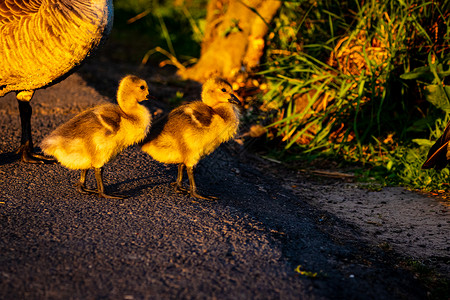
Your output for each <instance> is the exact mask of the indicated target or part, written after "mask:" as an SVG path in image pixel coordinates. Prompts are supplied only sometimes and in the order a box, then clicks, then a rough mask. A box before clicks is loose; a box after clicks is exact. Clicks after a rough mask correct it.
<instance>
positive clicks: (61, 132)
mask: <svg viewBox="0 0 450 300" xmlns="http://www.w3.org/2000/svg"><path fill="white" fill-rule="evenodd" d="M148 95H149V92H148V86H147V83H146V82H145V81H144V80H142V79H140V78H138V77H136V76H133V75H128V76H126V77H124V78H123V79H122V80H121V81H120V84H119V89H118V92H117V103H118V104H111V103H107V104H101V105H98V106H95V107H93V108H91V109H88V110H86V111H83V112H81V113H80V114H78V115H76V116H75V117H74V118H72V119H71V120H69V121H68V122H67V123H64V124H62V125H61V126H59V127H58V128H56V129H55V130H54V131H53V132H52V133H51V134H50V135H49V136H47V137H46V138H45V139H44V140H43V141H42V144H41V148H42V150H43V152H44V153H45V154H46V155H49V156H52V157H55V158H56V160H58V161H59V162H60V163H61V165H63V166H65V167H67V168H69V169H74V170H82V175H81V178H80V183H79V186H78V190H79V191H80V192H86V191H88V192H91V191H89V190H87V189H86V187H85V177H86V172H87V170H89V169H94V170H95V172H96V173H95V174H96V179H97V188H98V191H97V193H98V194H99V195H100V196H101V197H106V196H107V195H106V194H104V191H103V181H102V178H101V170H102V168H103V166H104V165H105V164H106V163H107V162H108V161H110V160H111V159H112V158H114V157H115V156H116V155H117V154H119V153H120V152H121V151H122V150H124V149H125V148H126V147H128V146H131V145H133V144H136V143H139V142H141V141H142V140H143V139H144V137H145V136H146V135H147V132H148V130H149V128H150V124H151V115H150V112H149V111H148V109H147V108H146V107H145V106H143V105H141V104H140V103H139V102H141V101H144V100H146V99H147V98H148Z"/></svg>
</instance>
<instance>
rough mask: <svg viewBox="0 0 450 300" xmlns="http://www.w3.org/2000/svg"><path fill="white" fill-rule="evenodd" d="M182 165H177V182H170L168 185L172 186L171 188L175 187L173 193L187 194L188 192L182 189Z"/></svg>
mask: <svg viewBox="0 0 450 300" xmlns="http://www.w3.org/2000/svg"><path fill="white" fill-rule="evenodd" d="M184 166H185V165H184V164H183V163H181V164H179V165H178V176H177V181H176V182H172V183H171V184H170V185H172V186H173V187H175V192H177V193H178V192H182V193H187V192H188V190H186V189H185V188H184V187H183V169H184Z"/></svg>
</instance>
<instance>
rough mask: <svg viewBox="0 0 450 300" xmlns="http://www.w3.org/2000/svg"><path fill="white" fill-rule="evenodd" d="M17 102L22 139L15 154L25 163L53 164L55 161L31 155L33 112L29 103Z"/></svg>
mask: <svg viewBox="0 0 450 300" xmlns="http://www.w3.org/2000/svg"><path fill="white" fill-rule="evenodd" d="M30 99H31V98H30ZM17 102H18V103H19V112H20V122H21V125H22V138H21V141H20V147H19V149H17V151H16V154H19V155H20V158H21V160H22V161H23V162H26V163H32V164H42V163H54V162H55V160H54V159H52V158H50V157H46V156H43V155H40V154H37V153H33V140H32V137H31V114H32V112H33V111H32V108H31V105H30V102H29V101H21V100H17Z"/></svg>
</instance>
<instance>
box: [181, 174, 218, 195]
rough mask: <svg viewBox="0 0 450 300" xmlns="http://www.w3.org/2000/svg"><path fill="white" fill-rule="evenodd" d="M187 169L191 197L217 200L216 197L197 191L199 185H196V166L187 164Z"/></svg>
mask: <svg viewBox="0 0 450 300" xmlns="http://www.w3.org/2000/svg"><path fill="white" fill-rule="evenodd" d="M186 171H187V174H188V178H189V186H190V189H189V193H190V194H191V197H194V198H198V199H204V200H217V198H216V197H212V196H201V195H199V194H198V193H197V186H196V185H195V180H194V168H193V167H187V166H186Z"/></svg>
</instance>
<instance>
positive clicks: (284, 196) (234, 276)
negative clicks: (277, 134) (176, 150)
mask: <svg viewBox="0 0 450 300" xmlns="http://www.w3.org/2000/svg"><path fill="white" fill-rule="evenodd" d="M115 70H116V71H115V72H114V73H112V72H102V73H101V72H100V71H99V73H96V72H95V70H93V69H92V67H89V65H88V66H87V67H86V68H84V69H82V70H81V71H80V72H79V73H75V74H73V75H71V76H70V77H68V78H67V79H66V80H64V81H62V82H61V83H59V84H57V85H54V86H52V87H49V88H47V89H45V90H40V91H38V92H37V93H36V96H35V98H34V99H33V100H32V105H33V108H34V114H33V119H32V125H33V136H34V140H35V143H36V145H38V143H39V141H41V140H42V138H43V137H44V136H45V135H47V134H48V133H50V132H51V131H52V130H53V129H54V128H55V127H56V126H57V125H59V124H61V123H63V122H64V121H66V120H68V119H69V118H71V117H72V116H73V115H74V114H75V113H77V112H79V111H81V110H83V109H86V108H87V107H90V106H92V105H95V104H97V103H98V102H99V101H110V100H111V98H112V97H113V96H114V91H115V88H116V87H117V80H118V79H119V78H120V76H122V75H124V74H125V73H129V72H130V71H133V69H132V67H131V68H130V67H128V68H127V67H123V68H122V69H121V68H119V67H117V68H115ZM106 71H108V70H106ZM100 74H101V75H100ZM145 76H147V77H145ZM143 77H144V79H147V80H148V81H149V82H150V89H151V90H152V88H153V91H154V94H155V95H156V96H157V97H159V98H160V99H161V100H167V98H168V97H170V95H171V93H175V90H176V88H170V87H168V85H167V84H163V83H158V82H162V81H161V80H160V79H158V78H160V77H158V75H157V74H153V73H144V75H143ZM194 97H195V96H194ZM16 105H17V104H16V102H15V99H14V95H12V94H10V95H7V96H6V97H4V98H2V99H0V132H1V134H0V226H1V230H0V298H1V299H426V297H427V289H426V288H425V287H424V286H423V285H422V284H421V283H420V282H419V281H418V280H417V279H416V278H415V276H414V274H413V273H412V272H410V271H408V270H406V269H404V268H403V267H402V266H401V263H400V262H401V260H402V259H401V257H398V256H397V255H396V254H392V253H390V252H386V251H383V250H382V249H380V248H377V247H373V246H370V245H368V244H367V243H364V242H362V241H361V240H360V239H359V238H358V232H357V231H355V230H354V228H352V227H351V226H348V225H347V224H346V223H344V222H341V221H340V220H338V219H334V218H332V217H331V216H330V217H328V218H326V221H324V216H323V212H321V213H318V212H317V211H316V210H315V209H314V208H313V207H311V206H309V205H308V204H307V203H306V202H305V201H303V200H302V198H301V196H300V197H299V196H298V195H297V196H296V195H294V194H292V193H291V192H290V191H288V190H285V189H283V187H282V184H281V182H280V181H279V179H276V178H275V177H273V176H271V174H267V173H263V172H262V171H258V169H256V168H255V167H254V166H253V165H252V163H249V162H246V161H245V160H243V159H242V157H241V156H240V155H239V151H237V150H236V149H239V146H238V145H234V144H233V143H234V142H230V143H229V144H227V145H223V146H222V147H220V148H219V149H218V150H217V151H216V152H214V153H213V154H212V155H210V156H208V157H207V158H205V159H204V160H202V161H201V163H200V164H199V165H198V166H197V168H196V170H195V175H196V182H197V185H198V188H199V191H200V192H201V193H204V194H207V195H212V196H216V197H218V200H217V201H206V200H195V199H192V198H190V197H189V196H186V195H181V194H177V193H175V192H173V190H172V187H171V186H170V183H171V182H173V181H174V180H175V177H176V166H174V165H164V164H160V163H158V162H155V161H153V160H152V159H151V158H150V157H149V156H148V155H147V154H145V153H143V152H141V151H140V150H139V148H138V147H137V146H133V147H130V148H128V149H127V150H125V151H124V152H123V153H122V154H120V155H119V156H118V157H117V158H116V159H115V160H114V161H112V162H111V163H109V164H107V165H106V167H105V174H104V179H105V185H106V189H107V191H108V192H112V193H120V194H126V195H128V196H129V197H128V198H126V199H124V200H111V199H99V198H97V197H96V196H92V195H91V196H86V195H81V194H78V193H77V192H76V191H75V188H74V184H75V182H76V181H77V180H78V176H79V172H78V171H73V170H68V169H66V168H64V167H62V166H60V165H58V164H55V165H50V164H49V165H47V164H44V165H30V164H24V163H21V162H19V161H17V157H16V156H15V154H14V150H15V149H16V148H17V146H18V142H19V140H20V138H19V137H20V123H19V115H18V112H17V111H16ZM149 105H150V108H151V109H152V111H154V112H157V111H158V110H159V111H160V110H161V107H163V108H164V105H159V106H158V105H156V103H150V104H149ZM305 180H306V179H305ZM88 184H90V185H93V184H94V179H93V174H92V173H91V174H90V176H89V178H88Z"/></svg>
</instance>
